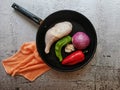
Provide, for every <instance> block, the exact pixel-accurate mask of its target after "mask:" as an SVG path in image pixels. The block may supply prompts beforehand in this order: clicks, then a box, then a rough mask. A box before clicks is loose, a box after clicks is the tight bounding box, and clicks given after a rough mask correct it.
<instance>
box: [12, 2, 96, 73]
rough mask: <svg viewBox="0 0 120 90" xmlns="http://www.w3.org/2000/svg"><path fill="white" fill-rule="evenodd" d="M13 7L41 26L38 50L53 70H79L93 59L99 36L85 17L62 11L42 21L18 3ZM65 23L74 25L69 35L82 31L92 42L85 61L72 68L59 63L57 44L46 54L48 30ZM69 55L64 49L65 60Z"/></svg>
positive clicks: (69, 11) (76, 13) (70, 11)
mask: <svg viewBox="0 0 120 90" xmlns="http://www.w3.org/2000/svg"><path fill="white" fill-rule="evenodd" d="M12 7H13V8H14V9H15V10H17V11H19V12H20V13H22V14H24V15H25V16H27V17H28V18H30V19H31V20H33V21H34V22H35V23H37V24H39V25H40V27H39V29H38V32H37V35H36V46H37V50H38V53H39V55H40V56H41V58H42V59H43V61H44V62H45V63H46V64H47V65H48V66H50V67H51V68H52V69H54V70H57V71H75V70H79V69H80V68H82V67H83V66H85V65H87V64H88V63H89V62H90V61H91V59H92V58H93V56H94V54H95V51H96V47H97V35H96V31H95V29H94V27H93V25H92V23H91V22H90V21H89V20H88V19H87V17H85V16H84V15H82V14H80V13H78V12H76V11H73V10H60V11H56V12H54V13H52V14H50V15H49V16H47V18H45V19H44V20H42V19H41V18H39V17H37V16H36V15H34V14H32V13H31V12H29V11H27V10H26V9H24V8H23V7H21V6H19V5H17V4H16V3H13V5H12ZM63 21H69V22H71V23H72V25H73V30H72V32H71V33H70V34H69V35H70V36H73V35H74V34H75V33H76V32H78V31H82V32H85V33H86V34H87V35H88V36H89V37H90V40H91V42H90V45H89V46H88V47H87V48H86V49H85V50H87V51H88V52H87V53H85V60H84V61H83V62H81V63H78V64H76V65H72V66H64V65H62V64H61V63H60V62H59V60H58V58H57V57H56V55H55V49H54V48H55V43H54V44H53V45H52V47H51V49H50V53H49V54H46V53H45V52H44V49H45V34H46V32H47V30H48V29H49V28H51V27H52V26H54V25H55V24H56V23H59V22H63ZM67 55H68V54H66V53H65V52H64V49H63V50H62V56H63V58H65V57H66V56H67Z"/></svg>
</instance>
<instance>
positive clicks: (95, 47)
mask: <svg viewBox="0 0 120 90" xmlns="http://www.w3.org/2000/svg"><path fill="white" fill-rule="evenodd" d="M59 12H71V13H73V12H74V13H78V14H79V15H81V16H82V17H84V18H85V19H86V20H87V22H88V23H89V24H91V26H92V30H93V31H94V35H95V39H94V42H95V46H94V50H93V51H92V55H91V56H90V58H89V59H88V60H87V61H86V62H85V63H84V64H82V65H81V66H79V67H77V68H74V69H71V70H70V69H69V70H64V69H58V68H56V67H54V66H52V65H50V64H48V63H47V62H46V60H44V59H43V57H42V55H41V53H40V51H39V49H38V39H37V38H38V32H39V30H40V27H41V26H42V25H43V24H44V22H46V21H47V18H48V17H50V16H52V15H54V14H56V13H59ZM40 27H39V30H38V32H37V35H36V46H37V51H38V53H39V55H40V56H41V58H42V60H43V61H44V62H45V63H46V64H47V65H48V66H49V67H51V68H52V69H54V70H56V71H61V72H73V71H76V70H80V69H81V68H83V67H84V66H86V65H87V64H88V63H89V62H90V61H91V60H92V58H93V57H94V55H95V52H96V49H97V33H96V30H95V28H94V26H93V24H92V23H91V21H90V20H89V19H88V18H87V17H86V16H85V15H83V14H81V13H79V12H77V11H74V10H59V11H56V12H53V13H52V14H50V15H49V16H47V17H46V18H45V19H44V20H43V22H42V23H41V25H40Z"/></svg>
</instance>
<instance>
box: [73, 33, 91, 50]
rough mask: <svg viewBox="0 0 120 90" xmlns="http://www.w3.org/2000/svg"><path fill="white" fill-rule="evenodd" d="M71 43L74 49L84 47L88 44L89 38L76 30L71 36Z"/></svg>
mask: <svg viewBox="0 0 120 90" xmlns="http://www.w3.org/2000/svg"><path fill="white" fill-rule="evenodd" d="M72 43H73V46H74V47H75V48H76V49H80V50H81V49H85V48H87V47H88V46H89V44H90V38H89V36H88V35H87V34H86V33H84V32H77V33H75V34H74V35H73V37H72Z"/></svg>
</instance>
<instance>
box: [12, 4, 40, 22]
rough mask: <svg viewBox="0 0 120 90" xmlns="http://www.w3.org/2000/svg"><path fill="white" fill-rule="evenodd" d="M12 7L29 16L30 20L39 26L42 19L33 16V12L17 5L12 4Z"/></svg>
mask: <svg viewBox="0 0 120 90" xmlns="http://www.w3.org/2000/svg"><path fill="white" fill-rule="evenodd" d="M12 7H13V8H14V9H15V10H17V11H19V12H20V13H22V14H23V15H25V16H27V17H28V18H29V19H31V20H32V21H34V22H35V23H37V24H40V23H41V21H42V19H41V18H39V17H37V16H36V15H34V14H32V13H31V12H29V11H27V10H26V9H24V8H23V7H21V6H19V5H17V4H16V3H13V4H12Z"/></svg>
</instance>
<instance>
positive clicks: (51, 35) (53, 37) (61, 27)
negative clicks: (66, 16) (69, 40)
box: [45, 21, 72, 54]
mask: <svg viewBox="0 0 120 90" xmlns="http://www.w3.org/2000/svg"><path fill="white" fill-rule="evenodd" d="M71 31H72V24H71V23H70V22H68V21H64V22H60V23H57V24H55V25H54V26H53V27H52V28H50V29H49V30H48V31H47V32H46V35H45V44H46V47H45V53H46V54H48V53H49V51H50V48H51V45H52V44H53V43H54V42H55V41H57V40H58V39H60V38H62V37H64V36H66V35H68V34H69V33H70V32H71Z"/></svg>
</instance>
